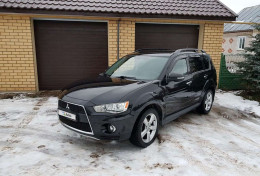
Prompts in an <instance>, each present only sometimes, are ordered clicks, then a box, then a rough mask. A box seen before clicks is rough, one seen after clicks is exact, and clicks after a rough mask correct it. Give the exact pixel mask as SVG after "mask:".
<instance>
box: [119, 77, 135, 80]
mask: <svg viewBox="0 0 260 176" xmlns="http://www.w3.org/2000/svg"><path fill="white" fill-rule="evenodd" d="M114 78H120V79H135V80H137V79H136V77H131V76H116V77H114Z"/></svg>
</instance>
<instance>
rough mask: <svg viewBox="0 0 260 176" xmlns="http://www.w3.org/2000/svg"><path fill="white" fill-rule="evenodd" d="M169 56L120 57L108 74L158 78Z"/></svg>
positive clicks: (113, 76) (150, 78) (137, 77)
mask: <svg viewBox="0 0 260 176" xmlns="http://www.w3.org/2000/svg"><path fill="white" fill-rule="evenodd" d="M168 59H169V57H168V56H167V57H164V56H149V55H140V56H130V57H125V58H122V60H121V59H120V60H119V61H118V62H117V63H116V64H114V65H113V66H112V67H110V68H109V69H108V70H107V71H106V74H107V75H109V76H111V77H112V78H115V77H120V76H125V77H134V78H136V79H141V80H155V79H158V77H159V75H160V74H161V72H162V70H163V68H164V66H165V64H166V63H167V61H168Z"/></svg>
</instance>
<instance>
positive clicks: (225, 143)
mask: <svg viewBox="0 0 260 176" xmlns="http://www.w3.org/2000/svg"><path fill="white" fill-rule="evenodd" d="M220 103H221V104H222V105H224V106H225V107H221V106H220V105H219V104H220ZM56 107H57V98H54V97H50V98H23V97H20V98H17V99H7V100H0V151H1V152H0V175H4V176H8V175H37V176H40V175H62V176H66V175H90V176H95V175H97V176H100V175H102V176H104V175H120V176H121V175H131V176H137V175H140V176H145V175H156V176H157V175H169V176H173V175H181V176H183V175H188V176H191V175H192V176H196V175H200V176H203V175H219V176H225V175H226V176H230V175H241V176H245V175H250V176H253V175H260V118H259V117H256V116H257V115H259V112H260V107H259V104H258V103H256V102H251V101H244V100H243V99H242V98H240V97H237V96H235V95H233V94H232V93H218V94H217V96H216V103H215V105H214V107H213V109H212V111H211V113H210V114H209V115H203V116H202V115H199V114H196V113H195V112H192V113H189V114H187V115H185V116H183V117H181V118H179V119H177V120H175V121H174V122H172V123H170V124H168V125H166V126H165V127H163V128H162V129H161V130H160V132H159V136H158V139H156V141H155V142H154V144H153V145H151V146H150V147H148V148H146V149H140V148H137V147H135V146H133V145H132V144H130V143H129V142H128V141H125V142H120V143H119V142H104V141H94V140H90V139H87V138H86V137H82V136H80V135H78V134H76V133H74V132H72V131H69V130H67V129H66V128H64V127H63V126H61V125H60V123H59V122H58V119H57V116H56ZM226 107H230V108H232V109H228V108H226Z"/></svg>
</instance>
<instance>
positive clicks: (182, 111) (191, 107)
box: [162, 102, 200, 125]
mask: <svg viewBox="0 0 260 176" xmlns="http://www.w3.org/2000/svg"><path fill="white" fill-rule="evenodd" d="M199 106H200V102H199V103H196V104H194V105H192V106H190V107H188V108H186V109H183V110H181V111H179V112H177V113H174V114H171V115H169V116H167V117H166V118H165V119H163V121H162V125H166V124H167V123H169V122H171V121H173V120H175V119H177V118H178V117H180V116H181V115H184V114H186V113H188V112H190V111H192V110H194V109H196V108H197V107H199Z"/></svg>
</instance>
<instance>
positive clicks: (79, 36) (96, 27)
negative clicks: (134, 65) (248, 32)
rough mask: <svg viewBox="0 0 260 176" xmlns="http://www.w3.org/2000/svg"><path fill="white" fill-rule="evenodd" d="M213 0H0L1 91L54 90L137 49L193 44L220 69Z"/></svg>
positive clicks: (223, 15) (224, 11)
mask: <svg viewBox="0 0 260 176" xmlns="http://www.w3.org/2000/svg"><path fill="white" fill-rule="evenodd" d="M236 16H237V15H236V14H235V13H234V12H232V11H231V10H230V9H229V8H228V7H226V6H225V5H223V4H222V3H220V2H219V1H218V0H196V1H191V0H178V1H177V0H176V1H175V0H174V1H173V0H170V1H155V0H145V1H140V0H131V1H125V0H107V1H105V0H95V1H93V0H73V1H71V0H48V1H14V0H2V1H0V91H38V90H57V89H61V88H63V87H64V86H66V85H67V84H70V83H72V82H74V81H76V80H80V79H86V78H95V77H96V76H98V74H99V73H101V72H103V71H104V70H105V69H106V68H107V67H108V66H111V65H112V64H113V63H114V62H115V61H117V59H118V58H120V57H123V56H124V55H126V54H128V53H131V52H133V51H134V50H136V49H140V48H166V49H167V48H169V49H179V48H187V47H192V48H198V49H203V50H205V51H206V52H207V53H208V54H210V55H211V57H212V59H213V62H214V64H215V67H216V70H217V72H218V71H219V68H220V55H221V49H222V47H221V46H222V39H223V28H224V23H225V22H227V21H234V20H235V19H236Z"/></svg>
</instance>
